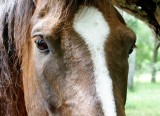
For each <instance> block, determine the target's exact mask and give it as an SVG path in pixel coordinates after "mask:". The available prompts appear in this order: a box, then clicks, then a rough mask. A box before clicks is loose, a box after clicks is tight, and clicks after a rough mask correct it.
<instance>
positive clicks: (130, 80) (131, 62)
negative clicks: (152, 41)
mask: <svg viewBox="0 0 160 116" xmlns="http://www.w3.org/2000/svg"><path fill="white" fill-rule="evenodd" d="M135 64H136V50H134V51H133V53H132V54H131V55H130V57H129V73H128V88H129V89H130V90H133V82H134V81H133V80H134V72H135Z"/></svg>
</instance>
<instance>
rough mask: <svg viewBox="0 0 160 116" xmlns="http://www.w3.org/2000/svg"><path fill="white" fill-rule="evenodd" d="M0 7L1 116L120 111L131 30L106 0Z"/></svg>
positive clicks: (27, 0)
mask: <svg viewBox="0 0 160 116" xmlns="http://www.w3.org/2000/svg"><path fill="white" fill-rule="evenodd" d="M0 7H1V9H2V10H1V11H0V74H1V75H0V115H2V116H27V115H28V116H48V115H49V116H125V102H126V94H127V77H128V76H127V75H128V57H129V54H130V53H132V51H133V49H134V46H135V42H136V36H135V34H134V32H133V31H132V30H130V29H129V28H128V27H127V26H126V24H125V21H124V19H123V18H122V16H121V15H120V14H119V12H118V11H117V10H116V8H115V7H114V6H113V5H112V3H111V1H110V0H5V1H3V2H2V4H1V6H0Z"/></svg>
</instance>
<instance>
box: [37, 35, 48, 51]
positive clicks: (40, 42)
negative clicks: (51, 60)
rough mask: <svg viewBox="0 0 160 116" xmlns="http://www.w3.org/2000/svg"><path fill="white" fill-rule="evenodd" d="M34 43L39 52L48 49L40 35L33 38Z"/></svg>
mask: <svg viewBox="0 0 160 116" xmlns="http://www.w3.org/2000/svg"><path fill="white" fill-rule="evenodd" d="M35 43H36V45H37V48H38V49H39V50H40V51H41V52H47V51H49V49H48V45H47V43H46V42H45V40H44V39H43V38H41V37H37V39H36V40H35Z"/></svg>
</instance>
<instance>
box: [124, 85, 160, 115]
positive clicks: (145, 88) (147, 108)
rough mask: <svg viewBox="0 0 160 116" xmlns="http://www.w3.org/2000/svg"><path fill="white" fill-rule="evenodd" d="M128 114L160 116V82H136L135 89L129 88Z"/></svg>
mask: <svg viewBox="0 0 160 116" xmlns="http://www.w3.org/2000/svg"><path fill="white" fill-rule="evenodd" d="M126 115H127V116H160V83H155V84H152V83H138V82H136V83H135V84H134V91H130V90H128V95H127V102H126Z"/></svg>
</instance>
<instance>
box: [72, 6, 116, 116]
mask: <svg viewBox="0 0 160 116" xmlns="http://www.w3.org/2000/svg"><path fill="white" fill-rule="evenodd" d="M73 28H74V29H75V31H76V32H77V33H79V34H80V35H81V37H82V38H83V39H84V41H85V42H86V44H87V45H88V49H89V51H90V54H91V58H92V60H93V65H94V76H95V79H96V80H95V82H96V91H97V95H98V97H99V99H100V101H101V104H102V110H103V112H104V115H105V116H116V107H115V101H114V96H113V86H112V80H111V78H110V76H109V71H108V69H107V67H106V60H105V51H104V45H105V41H106V40H107V38H108V36H109V33H110V29H109V26H108V23H107V22H106V20H105V18H104V17H103V15H102V13H101V12H100V11H99V10H98V9H96V8H95V7H87V6H86V7H84V8H83V9H81V11H79V13H77V14H76V15H75V18H74V24H73Z"/></svg>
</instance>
